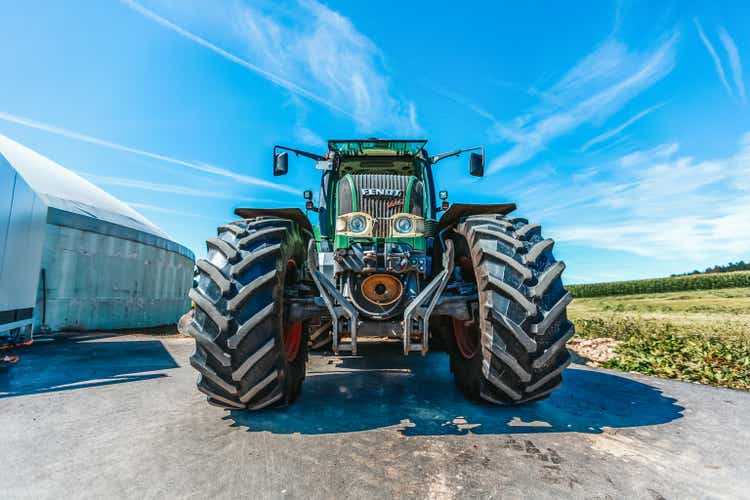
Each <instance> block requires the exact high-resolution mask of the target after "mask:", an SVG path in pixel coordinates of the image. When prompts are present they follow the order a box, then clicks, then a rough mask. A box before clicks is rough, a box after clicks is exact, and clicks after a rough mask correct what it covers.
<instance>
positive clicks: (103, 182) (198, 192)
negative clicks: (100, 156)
mask: <svg viewBox="0 0 750 500" xmlns="http://www.w3.org/2000/svg"><path fill="white" fill-rule="evenodd" d="M78 174H79V175H81V176H83V177H85V178H87V179H88V180H90V181H91V182H93V183H94V184H97V185H100V186H117V187H124V188H132V189H140V190H145V191H156V192H158V193H170V194H176V195H181V196H195V197H199V198H219V199H225V200H238V201H256V202H265V203H268V202H273V201H274V200H271V199H265V198H247V197H242V196H236V195H234V194H232V193H222V192H216V191H211V190H208V189H195V188H191V187H187V186H180V185H178V184H161V183H158V182H149V181H142V180H138V179H132V178H130V177H110V176H100V175H95V174H90V173H86V172H78Z"/></svg>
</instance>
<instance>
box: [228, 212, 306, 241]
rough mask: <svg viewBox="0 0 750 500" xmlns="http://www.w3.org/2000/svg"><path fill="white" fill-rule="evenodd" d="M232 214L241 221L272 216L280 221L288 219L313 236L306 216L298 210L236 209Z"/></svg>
mask: <svg viewBox="0 0 750 500" xmlns="http://www.w3.org/2000/svg"><path fill="white" fill-rule="evenodd" d="M234 213H235V215H238V216H240V217H242V218H243V219H250V218H253V217H274V216H275V217H281V218H282V219H289V220H291V221H292V222H295V223H296V224H297V225H299V227H301V228H302V229H304V230H305V231H307V232H308V233H309V234H310V235H312V234H313V227H312V224H310V219H308V218H307V215H305V214H304V213H303V212H302V210H300V209H299V208H236V209H235V210H234Z"/></svg>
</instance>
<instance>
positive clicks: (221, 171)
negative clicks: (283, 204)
mask: <svg viewBox="0 0 750 500" xmlns="http://www.w3.org/2000/svg"><path fill="white" fill-rule="evenodd" d="M0 120H4V121H6V122H10V123H15V124H17V125H23V126H26V127H30V128H34V129H37V130H43V131H45V132H49V133H51V134H55V135H60V136H63V137H67V138H69V139H75V140H77V141H81V142H87V143H89V144H95V145H97V146H101V147H103V148H108V149H114V150H116V151H123V152H125V153H131V154H134V155H138V156H144V157H146V158H151V159H154V160H160V161H163V162H166V163H172V164H174V165H180V166H183V167H187V168H189V169H192V170H197V171H199V172H205V173H209V174H213V175H218V176H220V177H226V178H228V179H232V180H234V181H237V182H242V183H243V184H250V185H253V186H263V187H267V188H270V189H275V190H277V191H284V192H286V193H292V194H298V193H299V189H296V188H294V187H292V186H287V185H284V184H277V183H275V182H271V181H266V180H263V179H259V178H257V177H253V176H250V175H243V174H238V173H235V172H232V171H231V170H227V169H225V168H221V167H216V166H213V165H206V164H201V163H193V162H189V161H185V160H180V159H178V158H172V157H170V156H164V155H160V154H157V153H151V152H148V151H143V150H142V149H136V148H131V147H129V146H123V145H122V144H117V143H114V142H110V141H105V140H103V139H99V138H96V137H92V136H90V135H86V134H81V133H79V132H74V131H72V130H67V129H64V128H62V127H57V126H54V125H49V124H46V123H42V122H38V121H34V120H31V119H28V118H24V117H22V116H17V115H12V114H10V113H4V112H2V111H0Z"/></svg>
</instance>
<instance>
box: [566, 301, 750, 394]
mask: <svg viewBox="0 0 750 500" xmlns="http://www.w3.org/2000/svg"><path fill="white" fill-rule="evenodd" d="M748 306H750V288H735V289H732V290H710V291H691V292H673V293H664V294H649V295H632V296H617V297H597V298H589V299H576V300H575V301H574V303H573V304H572V305H571V307H570V309H569V314H570V317H571V319H572V320H573V322H574V323H575V325H576V330H577V335H578V336H579V337H582V338H588V339H594V338H607V337H608V338H614V339H616V340H618V341H619V342H618V344H617V347H616V349H615V353H616V356H615V357H614V358H612V359H610V360H608V361H606V362H604V363H603V366H605V367H607V368H615V369H620V370H626V371H634V372H638V373H643V374H646V375H654V376H658V377H666V378H674V379H678V380H685V381H690V382H700V383H704V384H711V385H716V386H720V387H730V388H734V389H742V390H750V307H748Z"/></svg>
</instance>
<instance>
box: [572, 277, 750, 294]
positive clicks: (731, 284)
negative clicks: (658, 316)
mask: <svg viewBox="0 0 750 500" xmlns="http://www.w3.org/2000/svg"><path fill="white" fill-rule="evenodd" d="M739 287H750V271H737V272H731V273H711V274H695V275H690V276H676V277H672V278H656V279H647V280H635V281H613V282H609V283H591V284H587V285H569V286H568V287H567V288H568V290H570V292H571V293H572V294H573V296H574V297H605V296H610V295H632V294H640V293H662V292H682V291H686V290H711V289H715V288H739Z"/></svg>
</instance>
